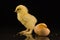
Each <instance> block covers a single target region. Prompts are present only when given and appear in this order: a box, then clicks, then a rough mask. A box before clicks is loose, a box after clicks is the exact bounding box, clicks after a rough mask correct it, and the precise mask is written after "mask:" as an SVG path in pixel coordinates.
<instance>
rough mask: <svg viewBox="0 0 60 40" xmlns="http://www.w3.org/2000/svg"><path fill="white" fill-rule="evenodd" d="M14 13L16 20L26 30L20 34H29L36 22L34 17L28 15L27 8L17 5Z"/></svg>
mask: <svg viewBox="0 0 60 40" xmlns="http://www.w3.org/2000/svg"><path fill="white" fill-rule="evenodd" d="M15 12H16V13H17V19H18V20H19V21H20V22H21V23H22V25H24V26H25V27H26V28H27V29H26V30H24V31H21V32H20V34H31V33H32V31H33V29H34V26H35V24H36V22H37V19H36V17H34V16H33V15H31V14H29V12H28V9H27V7H26V6H24V5H18V6H17V7H16V9H15Z"/></svg>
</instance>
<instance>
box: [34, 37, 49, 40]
mask: <svg viewBox="0 0 60 40" xmlns="http://www.w3.org/2000/svg"><path fill="white" fill-rule="evenodd" d="M35 39H36V40H50V38H48V37H36V38H35Z"/></svg>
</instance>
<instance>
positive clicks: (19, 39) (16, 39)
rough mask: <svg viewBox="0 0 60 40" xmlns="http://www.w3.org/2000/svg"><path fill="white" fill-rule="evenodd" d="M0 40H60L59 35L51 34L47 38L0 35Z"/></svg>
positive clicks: (10, 34)
mask: <svg viewBox="0 0 60 40" xmlns="http://www.w3.org/2000/svg"><path fill="white" fill-rule="evenodd" d="M0 40H60V35H56V34H51V35H49V36H47V37H40V36H38V35H36V34H32V35H16V34H12V33H0Z"/></svg>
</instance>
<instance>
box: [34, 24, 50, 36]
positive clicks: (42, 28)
mask: <svg viewBox="0 0 60 40" xmlns="http://www.w3.org/2000/svg"><path fill="white" fill-rule="evenodd" d="M34 32H35V33H36V34H37V35H39V36H48V35H49V34H50V29H49V28H48V27H47V25H46V24H45V23H39V24H37V25H36V27H35V28H34Z"/></svg>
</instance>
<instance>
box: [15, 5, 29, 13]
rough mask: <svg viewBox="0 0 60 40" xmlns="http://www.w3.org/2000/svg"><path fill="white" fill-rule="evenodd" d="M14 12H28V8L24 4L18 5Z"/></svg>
mask: <svg viewBox="0 0 60 40" xmlns="http://www.w3.org/2000/svg"><path fill="white" fill-rule="evenodd" d="M15 12H17V13H20V12H28V9H27V7H26V6H24V5H18V6H17V7H16V9H15Z"/></svg>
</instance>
